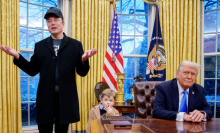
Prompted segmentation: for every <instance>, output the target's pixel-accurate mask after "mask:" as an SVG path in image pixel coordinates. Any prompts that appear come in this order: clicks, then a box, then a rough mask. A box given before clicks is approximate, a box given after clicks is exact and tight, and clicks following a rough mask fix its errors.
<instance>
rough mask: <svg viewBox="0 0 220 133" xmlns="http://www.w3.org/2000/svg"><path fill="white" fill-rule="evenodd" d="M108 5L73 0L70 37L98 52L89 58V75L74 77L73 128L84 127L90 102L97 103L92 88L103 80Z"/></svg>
mask: <svg viewBox="0 0 220 133" xmlns="http://www.w3.org/2000/svg"><path fill="white" fill-rule="evenodd" d="M109 6H110V3H109V2H108V1H106V0H73V1H72V38H75V39H77V40H79V41H81V42H82V44H83V49H84V51H86V50H89V49H92V48H97V54H96V55H95V56H93V57H91V58H90V59H89V64H90V71H89V73H88V75H87V76H86V77H83V78H82V77H80V76H77V77H76V84H77V89H78V96H79V105H80V122H78V123H74V124H72V129H73V130H77V131H82V130H86V125H87V122H88V118H89V111H90V109H91V108H92V105H94V104H97V100H96V98H95V94H94V87H95V85H96V83H98V82H100V81H102V74H103V66H104V58H105V52H106V48H107V44H108V38H109Z"/></svg>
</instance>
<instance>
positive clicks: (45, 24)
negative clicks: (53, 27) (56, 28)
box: [43, 7, 49, 29]
mask: <svg viewBox="0 0 220 133" xmlns="http://www.w3.org/2000/svg"><path fill="white" fill-rule="evenodd" d="M48 9H49V8H47V7H44V15H45V14H46V12H47V10H48ZM43 19H44V18H43ZM44 29H48V27H47V22H46V19H44Z"/></svg>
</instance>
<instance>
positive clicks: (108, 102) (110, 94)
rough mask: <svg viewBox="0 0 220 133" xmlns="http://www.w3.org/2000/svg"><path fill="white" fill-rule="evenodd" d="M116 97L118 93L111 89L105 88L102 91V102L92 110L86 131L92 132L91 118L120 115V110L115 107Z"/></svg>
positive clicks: (87, 132)
mask: <svg viewBox="0 0 220 133" xmlns="http://www.w3.org/2000/svg"><path fill="white" fill-rule="evenodd" d="M115 98H116V93H115V91H113V90H111V89H105V90H104V91H103V92H102V95H101V104H99V105H97V106H95V107H93V108H92V109H91V110H90V113H89V121H88V124H87V130H86V133H90V121H91V120H95V119H100V117H101V116H119V112H118V110H116V109H115V108H114V107H113V105H114V104H115Z"/></svg>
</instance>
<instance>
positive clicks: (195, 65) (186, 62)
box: [177, 60, 201, 73]
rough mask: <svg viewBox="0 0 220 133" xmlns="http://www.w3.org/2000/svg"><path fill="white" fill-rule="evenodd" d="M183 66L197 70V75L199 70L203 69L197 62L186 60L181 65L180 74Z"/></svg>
mask: <svg viewBox="0 0 220 133" xmlns="http://www.w3.org/2000/svg"><path fill="white" fill-rule="evenodd" d="M182 66H189V67H193V68H196V70H197V73H198V71H199V69H200V68H201V65H200V64H198V63H195V62H191V61H186V60H185V61H183V62H181V63H180V65H179V68H178V70H177V71H178V72H179V71H181V69H182Z"/></svg>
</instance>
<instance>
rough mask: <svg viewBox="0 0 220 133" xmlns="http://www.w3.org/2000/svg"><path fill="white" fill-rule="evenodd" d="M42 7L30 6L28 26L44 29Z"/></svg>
mask: <svg viewBox="0 0 220 133" xmlns="http://www.w3.org/2000/svg"><path fill="white" fill-rule="evenodd" d="M42 19H43V17H42V6H36V5H32V4H29V8H28V26H29V27H34V28H40V29H42Z"/></svg>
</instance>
